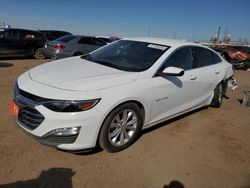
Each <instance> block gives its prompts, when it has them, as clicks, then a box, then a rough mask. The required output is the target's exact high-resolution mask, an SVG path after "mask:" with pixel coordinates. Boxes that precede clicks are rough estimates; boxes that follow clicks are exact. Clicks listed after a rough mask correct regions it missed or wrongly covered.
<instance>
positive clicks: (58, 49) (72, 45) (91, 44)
mask: <svg viewBox="0 0 250 188" xmlns="http://www.w3.org/2000/svg"><path fill="white" fill-rule="evenodd" d="M106 44H107V43H106V42H104V41H103V40H101V39H98V38H96V37H91V36H76V35H66V36H63V37H61V38H58V39H56V40H54V41H50V42H48V43H46V44H45V46H44V48H43V54H44V56H46V57H49V58H54V59H60V58H65V57H70V56H78V55H83V54H87V53H89V52H92V51H93V50H96V49H97V48H100V47H101V46H104V45H106Z"/></svg>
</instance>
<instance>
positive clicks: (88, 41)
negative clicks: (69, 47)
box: [78, 37, 93, 44]
mask: <svg viewBox="0 0 250 188" xmlns="http://www.w3.org/2000/svg"><path fill="white" fill-rule="evenodd" d="M78 44H93V43H92V40H91V38H90V37H82V38H81V39H80V40H79V41H78Z"/></svg>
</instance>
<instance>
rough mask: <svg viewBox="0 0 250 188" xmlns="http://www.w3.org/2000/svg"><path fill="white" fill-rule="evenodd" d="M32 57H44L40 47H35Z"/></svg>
mask: <svg viewBox="0 0 250 188" xmlns="http://www.w3.org/2000/svg"><path fill="white" fill-rule="evenodd" d="M34 57H35V58H36V59H44V58H45V56H44V55H43V49H42V48H37V49H36V50H35V51H34Z"/></svg>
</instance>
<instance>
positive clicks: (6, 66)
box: [0, 62, 13, 68]
mask: <svg viewBox="0 0 250 188" xmlns="http://www.w3.org/2000/svg"><path fill="white" fill-rule="evenodd" d="M12 66H13V64H12V63H4V62H0V68H8V67H12Z"/></svg>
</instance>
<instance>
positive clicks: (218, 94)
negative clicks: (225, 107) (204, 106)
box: [210, 83, 224, 108]
mask: <svg viewBox="0 0 250 188" xmlns="http://www.w3.org/2000/svg"><path fill="white" fill-rule="evenodd" d="M223 95H224V94H223V85H222V83H219V84H218V85H217V86H216V88H215V89H214V97H213V99H212V102H211V104H210V106H212V107H215V108H219V107H221V104H222V99H223Z"/></svg>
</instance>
